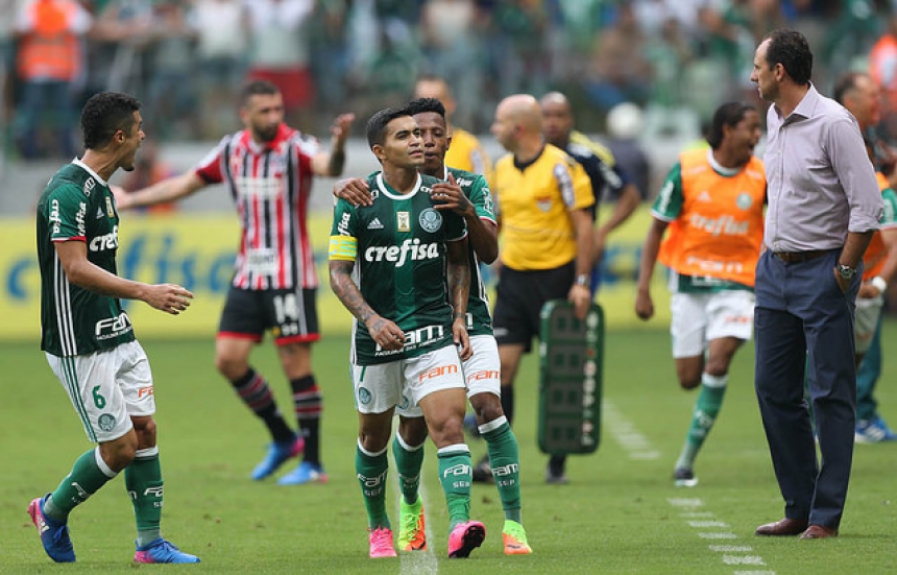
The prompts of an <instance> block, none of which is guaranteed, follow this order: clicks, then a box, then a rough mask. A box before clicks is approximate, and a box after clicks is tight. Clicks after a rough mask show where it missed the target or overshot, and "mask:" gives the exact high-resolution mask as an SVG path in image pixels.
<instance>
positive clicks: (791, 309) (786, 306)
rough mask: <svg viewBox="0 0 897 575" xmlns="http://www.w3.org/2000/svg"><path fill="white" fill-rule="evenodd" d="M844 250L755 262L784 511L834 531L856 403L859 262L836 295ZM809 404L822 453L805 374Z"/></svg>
mask: <svg viewBox="0 0 897 575" xmlns="http://www.w3.org/2000/svg"><path fill="white" fill-rule="evenodd" d="M839 253H840V250H832V251H831V252H829V253H827V254H824V255H822V256H820V257H817V258H815V259H812V260H808V261H803V262H795V263H785V262H783V261H782V260H781V259H779V258H778V257H776V256H775V255H774V254H773V253H772V252H770V251H766V252H764V254H763V255H762V256H761V257H760V261H759V262H758V263H757V279H756V286H755V293H756V297H757V303H756V307H755V309H754V330H755V349H756V356H755V372H754V385H755V388H756V391H757V400H758V402H759V404H760V415H761V416H762V418H763V427H764V429H765V430H766V439H767V441H768V442H769V451H770V454H771V455H772V464H773V467H774V469H775V474H776V479H777V480H778V482H779V489H780V490H781V492H782V497H783V498H784V499H785V517H788V518H790V519H800V520H808V521H809V522H810V524H813V525H823V526H825V527H831V528H834V529H837V528H838V526H839V524H840V523H841V515H842V514H843V512H844V501H845V499H846V497H847V484H848V481H849V479H850V466H851V462H852V460H853V433H854V424H855V418H856V417H855V409H856V369H855V367H854V339H853V322H854V308H855V302H856V296H857V291H858V290H859V286H860V279H861V276H862V269H860V270H859V272H858V273H857V275H856V277H854V279H853V281H852V282H851V284H850V289H849V290H848V292H847V293H846V294H845V293H842V292H841V290H840V288H839V287H838V283H837V281H836V280H835V275H834V268H835V265H836V263H837V259H838V256H839ZM805 375H806V380H807V385H808V389H809V400H810V401H812V402H813V411H814V414H815V418H816V428H817V433H818V437H819V450H820V452H821V456H822V457H821V460H819V461H817V458H816V445H815V441H814V438H813V428H812V425H811V422H810V413H809V410H808V405H807V403H806V401H805V400H804V376H805Z"/></svg>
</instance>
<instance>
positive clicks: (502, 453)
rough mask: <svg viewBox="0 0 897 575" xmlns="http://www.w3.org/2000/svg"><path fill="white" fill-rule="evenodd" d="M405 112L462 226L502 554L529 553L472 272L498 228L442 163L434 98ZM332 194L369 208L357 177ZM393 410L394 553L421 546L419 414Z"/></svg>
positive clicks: (472, 374)
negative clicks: (398, 490) (397, 519)
mask: <svg viewBox="0 0 897 575" xmlns="http://www.w3.org/2000/svg"><path fill="white" fill-rule="evenodd" d="M408 108H409V111H410V112H411V113H412V114H413V115H414V120H415V121H416V122H417V124H418V127H419V128H420V131H421V137H422V139H423V148H424V163H423V165H422V166H421V167H420V168H419V171H420V172H421V173H422V174H426V175H428V176H433V177H436V178H439V179H441V180H444V181H446V182H447V183H446V185H444V186H443V187H441V188H440V189H441V191H442V193H443V201H441V202H440V203H439V204H438V205H437V206H436V209H439V210H443V211H452V212H455V213H456V214H458V215H460V216H461V217H463V218H464V221H465V222H466V224H467V230H468V238H469V248H468V262H469V266H470V286H471V288H470V296H469V299H468V302H467V331H468V333H469V335H470V342H471V347H472V348H473V356H472V357H470V358H469V359H467V360H465V361H464V362H463V369H464V377H465V380H466V385H467V396H468V398H469V399H470V404H471V405H472V406H473V408H474V412H475V413H476V418H477V424H478V427H479V431H480V433H481V435H482V437H483V438H484V439H485V440H486V445H487V449H488V452H489V457H490V460H491V461H492V462H493V463H492V465H491V472H492V477H493V479H494V481H495V484H496V487H497V488H498V493H499V497H500V499H501V502H502V508H503V509H504V514H505V524H504V528H503V530H502V540H503V544H504V550H505V553H506V554H508V555H524V554H529V553H532V549H531V548H530V546H529V544H528V542H527V537H526V531H525V530H524V528H523V525H522V522H521V513H520V509H521V503H520V471H519V469H520V456H519V451H518V447H517V439H516V437H515V436H514V432H513V431H512V430H511V426H510V424H509V423H508V420H507V417H505V414H504V411H503V410H502V407H501V391H500V377H499V373H500V362H499V359H498V348H497V346H496V343H495V338H494V337H493V335H492V314H491V313H490V311H489V301H488V299H487V297H486V288H485V286H484V284H483V280H482V277H481V275H480V268H479V262H480V261H484V262H485V263H487V264H491V263H492V262H493V261H495V259H496V257H497V256H498V231H497V229H496V224H495V215H494V213H493V208H492V196H491V194H490V192H489V186H488V185H487V184H486V180H485V178H483V176H481V175H478V174H474V173H472V172H467V171H464V170H458V169H455V168H451V167H447V166H446V165H445V157H446V151H447V150H448V148H449V145H450V143H451V137H450V136H449V135H448V130H447V126H446V120H445V108H444V107H443V105H442V103H441V102H440V101H439V100H436V99H434V98H418V99H416V100H413V101H412V102H410V103H409V104H408ZM335 194H336V196H337V197H340V198H344V199H347V200H348V201H349V202H350V203H352V204H353V205H370V204H371V203H372V201H373V200H372V199H371V192H370V189H369V187H368V185H367V182H366V181H365V180H363V179H360V178H356V179H353V180H347V181H343V182H340V183H339V184H338V187H337V190H336V191H335ZM398 412H399V415H400V418H399V429H398V433H397V434H396V437H395V440H394V442H393V455H394V456H395V460H396V467H397V468H398V470H399V475H400V477H401V485H402V494H403V498H402V505H401V512H402V518H401V527H400V530H399V549H401V550H405V551H411V550H417V549H424V548H425V547H426V532H425V521H424V510H423V505H422V504H421V501H420V497H419V496H418V486H419V483H420V469H421V464H422V463H423V455H424V453H423V444H424V441H425V440H426V436H427V427H426V423H425V421H424V419H423V418H422V417H420V413H419V410H418V411H417V412H415V411H414V410H403V409H401V408H400V409H399V410H398Z"/></svg>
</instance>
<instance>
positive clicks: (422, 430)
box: [398, 417, 427, 446]
mask: <svg viewBox="0 0 897 575" xmlns="http://www.w3.org/2000/svg"><path fill="white" fill-rule="evenodd" d="M398 434H399V435H401V436H402V441H404V442H405V443H406V444H407V445H410V446H416V445H420V444H421V443H423V442H424V441H426V440H427V422H426V420H425V419H424V418H423V417H399V429H398Z"/></svg>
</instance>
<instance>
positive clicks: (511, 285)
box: [492, 260, 576, 352]
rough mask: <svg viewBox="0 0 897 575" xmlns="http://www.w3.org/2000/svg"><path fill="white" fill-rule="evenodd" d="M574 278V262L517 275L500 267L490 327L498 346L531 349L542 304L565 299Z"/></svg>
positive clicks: (520, 272)
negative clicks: (509, 345) (517, 345)
mask: <svg viewBox="0 0 897 575" xmlns="http://www.w3.org/2000/svg"><path fill="white" fill-rule="evenodd" d="M575 275H576V261H575V260H573V261H571V262H570V263H568V264H565V265H562V266H561V267H558V268H552V269H550V270H536V271H518V270H513V269H511V268H507V267H502V268H501V274H500V275H499V279H498V286H496V288H495V289H496V298H495V312H494V313H493V318H492V325H493V327H494V331H495V340H496V341H497V342H498V345H504V344H521V343H522V344H523V345H524V351H526V352H529V351H530V349H531V348H532V341H533V336H538V335H539V313H540V312H541V311H542V306H543V305H545V302H547V301H548V300H552V299H567V295H568V294H569V292H570V288H571V287H572V286H573V280H574V277H575Z"/></svg>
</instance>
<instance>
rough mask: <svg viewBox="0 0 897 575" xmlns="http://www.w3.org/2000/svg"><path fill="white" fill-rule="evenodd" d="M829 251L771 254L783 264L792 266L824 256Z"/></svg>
mask: <svg viewBox="0 0 897 575" xmlns="http://www.w3.org/2000/svg"><path fill="white" fill-rule="evenodd" d="M830 251H831V250H810V251H807V252H773V255H775V256H776V257H777V258H779V259H780V260H782V261H783V262H785V263H788V264H793V263H797V262H806V261H809V260H815V259H816V258H820V257H822V256H824V255H825V254H827V253H829V252H830Z"/></svg>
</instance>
